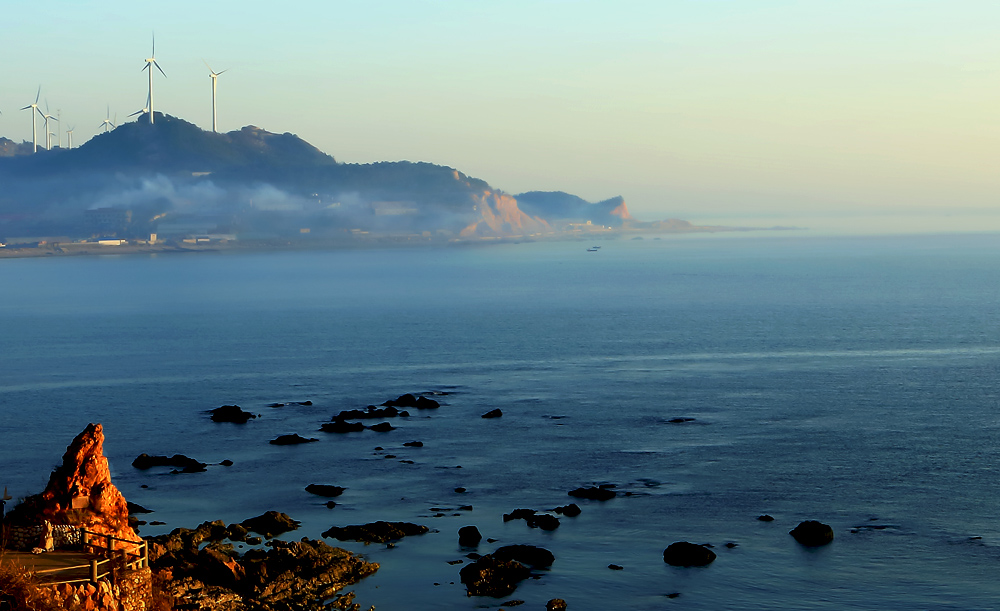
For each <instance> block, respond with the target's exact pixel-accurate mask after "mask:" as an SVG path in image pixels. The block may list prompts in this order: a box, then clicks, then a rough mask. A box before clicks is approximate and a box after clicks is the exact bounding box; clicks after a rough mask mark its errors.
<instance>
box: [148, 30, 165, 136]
mask: <svg viewBox="0 0 1000 611" xmlns="http://www.w3.org/2000/svg"><path fill="white" fill-rule="evenodd" d="M153 66H156V69H157V70H159V71H160V74H162V75H163V78H167V73H166V72H164V71H163V68H161V67H160V64H158V63H156V36H155V35H154V36H153V52H152V53H150V54H149V57H148V58H147V59H146V66H145V67H144V68H143V70H149V124H150V125H152V124H153V68H152V67H153Z"/></svg>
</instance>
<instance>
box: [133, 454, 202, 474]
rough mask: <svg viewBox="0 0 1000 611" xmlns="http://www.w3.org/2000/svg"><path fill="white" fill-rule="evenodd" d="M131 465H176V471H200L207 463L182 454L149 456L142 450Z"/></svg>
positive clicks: (141, 467) (143, 466)
mask: <svg viewBox="0 0 1000 611" xmlns="http://www.w3.org/2000/svg"><path fill="white" fill-rule="evenodd" d="M132 466H133V467H135V468H136V469H142V470H143V471H145V470H146V469H152V468H153V467H176V468H177V471H175V472H176V473H200V472H202V471H205V470H206V469H205V468H206V467H207V465H206V464H205V463H203V462H199V461H197V460H195V459H193V458H190V457H187V456H184V455H183V454H174V455H173V456H150V455H149V454H146V453H145V452H143V453H142V454H140V455H138V456H136V457H135V460H133V461H132Z"/></svg>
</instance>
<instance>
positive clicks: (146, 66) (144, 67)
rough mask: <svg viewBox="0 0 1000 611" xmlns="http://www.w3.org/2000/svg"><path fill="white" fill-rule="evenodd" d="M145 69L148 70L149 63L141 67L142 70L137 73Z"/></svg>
mask: <svg viewBox="0 0 1000 611" xmlns="http://www.w3.org/2000/svg"><path fill="white" fill-rule="evenodd" d="M146 68H149V62H146V65H145V66H143V67H142V70H140V71H139V72H145V71H146Z"/></svg>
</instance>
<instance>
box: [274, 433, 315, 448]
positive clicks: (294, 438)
mask: <svg viewBox="0 0 1000 611" xmlns="http://www.w3.org/2000/svg"><path fill="white" fill-rule="evenodd" d="M313 441H319V440H318V439H316V438H315V437H302V436H301V435H299V434H298V433H292V434H291V435H279V436H277V437H275V438H274V439H272V440H271V441H269V442H268V443H270V444H271V445H276V446H291V445H297V444H300V443H311V442H313Z"/></svg>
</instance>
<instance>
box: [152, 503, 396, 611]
mask: <svg viewBox="0 0 1000 611" xmlns="http://www.w3.org/2000/svg"><path fill="white" fill-rule="evenodd" d="M206 524H208V525H209V526H208V527H207V528H203V527H204V526H205V525H202V526H199V527H198V528H197V529H195V530H190V529H178V530H176V531H174V532H173V533H171V534H169V535H163V536H160V537H153V538H151V539H150V540H149V542H150V562H151V567H152V569H153V570H154V571H156V572H157V575H158V576H159V578H160V580H161V581H163V582H164V583H165V588H164V589H165V590H166V591H167V593H168V594H170V595H171V596H173V597H174V599H175V600H176V601H177V603H178V606H177V608H178V609H182V608H183V609H218V610H220V611H221V610H223V609H224V610H226V611H243V610H247V611H249V610H254V611H272V610H273V611H277V610H279V609H281V610H296V611H297V610H303V611H305V610H309V611H313V610H315V611H319V610H321V609H356V608H357V606H356V605H353V604H352V598H353V596H352V595H349V594H348V595H340V590H341V589H343V588H344V587H345V586H347V585H350V584H353V583H356V582H358V581H359V580H361V579H363V578H364V577H367V576H368V575H371V574H372V573H374V572H375V571H377V570H378V568H379V566H378V565H377V564H374V563H368V562H365V561H364V560H362V559H361V558H359V557H358V556H355V555H353V554H351V553H350V552H347V551H345V550H343V549H340V548H336V547H331V546H329V545H327V544H326V543H324V542H323V541H318V540H309V539H303V540H302V541H294V542H285V541H278V540H274V541H272V542H271V543H270V544H269V545H270V549H269V550H263V549H253V550H250V551H248V552H246V553H245V554H242V555H241V554H239V553H237V552H235V551H234V549H233V546H232V545H230V544H227V543H220V542H217V541H216V542H212V543H209V544H208V545H204V546H202V545H201V543H202V542H203V541H204V539H203V538H202V537H203V536H205V535H207V534H208V533H209V531H211V530H212V529H213V527H214V526H216V525H219V524H221V522H211V523H206Z"/></svg>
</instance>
